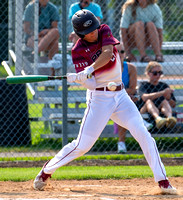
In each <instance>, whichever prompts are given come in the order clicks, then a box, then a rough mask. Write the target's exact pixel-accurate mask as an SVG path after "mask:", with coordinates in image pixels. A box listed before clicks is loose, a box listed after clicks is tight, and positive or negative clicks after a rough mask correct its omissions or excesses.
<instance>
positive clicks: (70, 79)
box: [67, 73, 77, 83]
mask: <svg viewBox="0 0 183 200" xmlns="http://www.w3.org/2000/svg"><path fill="white" fill-rule="evenodd" d="M76 78H77V74H76V73H67V81H68V82H69V83H73V82H75V80H76Z"/></svg>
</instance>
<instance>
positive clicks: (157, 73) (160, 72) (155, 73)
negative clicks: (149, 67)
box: [150, 71, 163, 76]
mask: <svg viewBox="0 0 183 200" xmlns="http://www.w3.org/2000/svg"><path fill="white" fill-rule="evenodd" d="M150 73H152V74H153V76H157V75H160V76H161V75H162V74H163V72H162V71H152V72H150Z"/></svg>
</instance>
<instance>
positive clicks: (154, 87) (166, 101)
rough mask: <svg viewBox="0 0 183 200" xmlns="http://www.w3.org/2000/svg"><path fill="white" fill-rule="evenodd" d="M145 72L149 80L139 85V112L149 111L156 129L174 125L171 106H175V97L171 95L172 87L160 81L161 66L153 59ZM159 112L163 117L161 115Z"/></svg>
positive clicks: (174, 119)
mask: <svg viewBox="0 0 183 200" xmlns="http://www.w3.org/2000/svg"><path fill="white" fill-rule="evenodd" d="M145 74H146V76H147V77H148V79H149V81H144V82H142V83H141V85H140V87H139V95H140V97H141V99H140V104H141V108H140V113H141V114H144V113H146V112H148V113H150V114H151V115H152V117H153V118H154V120H155V123H156V127H157V128H158V129H160V128H162V127H164V126H166V127H168V128H172V127H174V126H175V124H176V122H177V119H176V118H175V117H173V116H172V108H174V107H175V106H176V99H175V97H174V95H173V89H171V88H170V87H169V85H168V84H166V83H164V82H161V81H160V78H161V76H162V75H163V69H162V66H161V65H160V64H159V63H158V62H155V61H152V62H149V64H148V65H147V67H146V70H145ZM160 113H162V114H163V115H164V117H161V116H160Z"/></svg>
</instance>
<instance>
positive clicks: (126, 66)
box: [114, 43, 152, 153]
mask: <svg viewBox="0 0 183 200" xmlns="http://www.w3.org/2000/svg"><path fill="white" fill-rule="evenodd" d="M116 48H117V49H118V52H119V55H120V60H121V66H122V81H123V84H124V86H125V89H126V92H127V93H128V95H129V96H130V97H131V99H132V101H133V102H137V100H138V98H137V96H136V86H137V70H136V67H135V66H134V65H132V64H131V63H128V62H126V61H124V53H125V52H124V47H123V44H122V43H121V44H120V45H117V46H116ZM144 124H145V126H146V127H147V128H148V129H150V128H152V124H150V123H148V122H146V121H145V122H144ZM126 131H127V130H126V129H125V128H123V127H121V126H119V125H117V124H115V123H114V133H118V135H119V141H118V153H126V152H127V149H126V145H125V138H126Z"/></svg>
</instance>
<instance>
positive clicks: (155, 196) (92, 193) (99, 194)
mask: <svg viewBox="0 0 183 200" xmlns="http://www.w3.org/2000/svg"><path fill="white" fill-rule="evenodd" d="M169 180H170V182H171V184H172V185H173V186H174V187H176V188H177V190H178V194H177V195H162V194H161V193H160V189H159V187H158V184H157V183H155V182H154V179H153V178H147V179H137V178H136V179H125V180H123V179H120V180H113V179H112V180H60V181H55V180H53V179H51V180H50V181H49V183H48V185H47V186H46V188H45V191H35V190H34V189H33V186H32V185H33V180H31V181H26V182H12V181H5V182H0V200H36V199H39V200H65V199H67V200H118V199H125V200H160V199H171V200H182V199H183V184H182V183H183V178H181V177H176V178H174V177H171V178H170V179H169Z"/></svg>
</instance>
